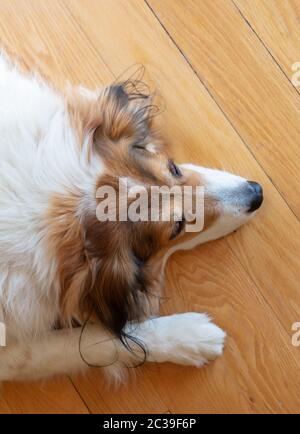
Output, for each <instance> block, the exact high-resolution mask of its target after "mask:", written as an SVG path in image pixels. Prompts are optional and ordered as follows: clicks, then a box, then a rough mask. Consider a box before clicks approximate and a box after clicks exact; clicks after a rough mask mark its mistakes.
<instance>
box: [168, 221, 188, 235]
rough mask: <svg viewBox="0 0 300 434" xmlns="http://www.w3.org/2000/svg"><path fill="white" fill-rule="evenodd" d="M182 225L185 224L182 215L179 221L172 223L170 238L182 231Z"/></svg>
mask: <svg viewBox="0 0 300 434" xmlns="http://www.w3.org/2000/svg"><path fill="white" fill-rule="evenodd" d="M184 226H185V219H184V217H182V220H181V221H178V222H175V223H174V226H173V230H172V234H171V237H170V240H173V239H174V238H176V237H177V236H178V235H179V234H180V233H181V232H182V230H183V228H184Z"/></svg>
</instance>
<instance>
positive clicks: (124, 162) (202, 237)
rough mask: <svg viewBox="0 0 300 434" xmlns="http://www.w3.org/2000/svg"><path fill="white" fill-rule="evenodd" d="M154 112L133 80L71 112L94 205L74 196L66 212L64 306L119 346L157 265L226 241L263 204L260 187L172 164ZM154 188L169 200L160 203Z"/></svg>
mask: <svg viewBox="0 0 300 434" xmlns="http://www.w3.org/2000/svg"><path fill="white" fill-rule="evenodd" d="M153 110H154V106H153V103H152V99H151V96H148V95H146V94H144V93H142V92H140V91H138V90H137V88H136V85H135V83H131V82H126V83H124V84H119V85H113V86H110V87H107V88H104V89H103V90H102V91H101V93H100V94H99V95H98V97H97V98H95V99H92V100H90V99H80V100H78V99H77V100H76V101H75V103H74V101H73V103H72V104H71V106H70V114H71V117H72V120H73V125H74V126H75V127H76V129H77V131H78V135H79V138H80V146H81V150H80V152H81V153H84V154H85V156H86V158H87V159H88V161H89V164H90V167H92V168H93V169H92V170H93V172H94V173H96V174H97V175H96V177H95V180H94V186H93V195H94V197H93V198H90V199H87V198H86V197H84V195H83V196H80V195H77V196H76V195H75V197H74V204H71V203H70V204H69V211H70V212H68V215H69V220H68V221H67V220H66V222H65V229H64V230H65V233H64V236H63V237H61V236H60V237H59V238H60V239H59V240H58V241H59V242H58V250H57V251H58V263H59V280H60V285H61V289H62V305H63V307H64V310H65V311H66V312H68V314H69V315H72V314H73V313H74V311H76V310H78V309H79V311H80V312H81V313H82V312H85V313H86V312H90V313H92V314H94V315H96V317H97V318H99V319H100V321H101V322H102V323H103V324H104V325H105V326H106V327H107V328H108V329H109V330H111V331H112V332H113V333H114V334H115V335H117V336H118V337H119V338H120V339H121V340H124V339H125V338H126V336H124V326H125V324H126V323H127V322H128V321H133V320H138V319H139V318H140V317H141V316H142V315H143V312H144V302H145V297H146V296H147V294H148V293H149V292H151V286H152V283H153V281H154V280H155V278H156V276H155V275H154V272H153V268H152V265H151V264H152V263H153V262H152V261H153V258H155V257H158V256H160V258H161V252H164V254H165V256H166V255H168V254H170V252H173V251H175V250H177V249H179V248H184V249H185V248H191V247H194V246H195V245H197V244H199V243H203V242H206V241H209V240H212V239H216V238H219V237H221V236H224V235H226V234H228V233H230V232H231V231H233V230H234V229H236V228H237V227H239V226H240V225H242V224H243V223H245V222H247V221H248V220H249V219H250V218H251V217H252V216H253V215H254V214H255V211H256V210H257V209H258V208H259V207H260V205H261V203H262V200H263V196H262V189H261V187H260V185H259V184H257V183H255V182H252V181H247V180H246V179H244V178H241V177H239V176H235V175H232V174H229V173H226V172H222V171H218V170H212V169H206V168H203V167H200V166H195V165H191V164H181V165H178V164H176V163H175V162H174V161H173V160H172V158H171V157H170V155H169V151H168V146H167V145H166V144H165V143H164V142H163V140H162V139H161V138H160V137H158V135H157V133H156V130H155V127H154V123H153ZM97 166H98V167H99V168H98V169H97ZM154 189H160V191H163V192H164V193H162V194H159V195H158V197H159V199H158V201H156V202H155V203H154V202H153V190H154ZM168 189H169V190H168ZM171 189H173V190H172V191H173V193H172V192H171V194H170V195H169V196H168V198H169V200H168V201H164V198H165V195H164V194H165V193H166V191H170V190H171ZM175 190H176V192H177V193H176V194H175V193H174V192H175ZM185 191H186V192H187V191H188V192H187V193H186V195H185ZM156 199H157V197H156ZM185 199H186V200H185ZM187 199H188V200H187ZM67 202H68V201H66V199H64V203H62V202H61V201H58V202H56V203H53V204H52V211H51V212H52V217H53V219H54V220H56V221H58V220H57V217H58V216H61V215H62V213H64V214H66V213H65V211H63V210H65V209H66V206H67ZM199 204H200V206H199ZM71 209H73V212H71ZM154 211H155V212H154ZM154 214H155V215H154ZM153 216H154V217H153ZM166 216H167V217H166ZM139 217H140V218H139ZM53 219H52V220H53ZM59 221H60V223H61V219H60V220H59ZM58 233H59V231H57V230H56V234H58ZM168 252H169V253H168Z"/></svg>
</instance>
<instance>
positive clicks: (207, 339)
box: [163, 312, 226, 367]
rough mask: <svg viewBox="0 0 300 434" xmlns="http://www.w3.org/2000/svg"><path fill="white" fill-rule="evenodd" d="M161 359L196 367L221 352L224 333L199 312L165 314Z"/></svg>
mask: <svg viewBox="0 0 300 434" xmlns="http://www.w3.org/2000/svg"><path fill="white" fill-rule="evenodd" d="M165 318H166V321H165V324H164V328H165V330H164V332H165V336H164V339H166V340H165V345H164V349H163V353H164V358H165V360H164V361H169V362H172V363H178V364H181V365H191V366H197V367H200V366H202V365H204V364H206V363H208V362H209V361H210V360H214V359H215V358H216V357H218V356H220V355H221V354H222V352H223V347H224V340H225V337H226V333H225V332H224V331H223V330H221V329H220V328H219V327H218V326H216V325H215V324H213V323H212V322H211V320H210V318H209V317H208V316H207V315H205V314H200V313H192V312H191V313H184V314H178V315H172V316H169V317H165Z"/></svg>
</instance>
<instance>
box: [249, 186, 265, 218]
mask: <svg viewBox="0 0 300 434" xmlns="http://www.w3.org/2000/svg"><path fill="white" fill-rule="evenodd" d="M247 182H248V185H249V186H250V187H251V202H250V206H249V209H248V212H253V211H256V210H257V209H258V208H259V207H260V206H261V204H262V202H263V199H264V197H263V189H262V187H261V185H260V184H258V183H257V182H254V181H247Z"/></svg>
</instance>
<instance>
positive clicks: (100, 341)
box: [0, 313, 225, 381]
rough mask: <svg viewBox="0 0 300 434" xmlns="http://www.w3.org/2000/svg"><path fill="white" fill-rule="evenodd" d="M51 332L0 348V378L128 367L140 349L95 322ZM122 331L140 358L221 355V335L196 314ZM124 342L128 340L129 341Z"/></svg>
mask: <svg viewBox="0 0 300 434" xmlns="http://www.w3.org/2000/svg"><path fill="white" fill-rule="evenodd" d="M81 333H82V329H81V328H76V329H64V330H55V331H52V332H51V333H49V334H48V335H46V336H44V337H43V338H42V339H41V340H36V341H35V340H33V341H32V342H24V343H17V344H8V346H7V347H4V348H0V381H6V380H24V379H39V378H44V377H48V376H52V375H58V374H71V373H73V372H77V371H80V370H83V369H84V368H86V367H87V366H88V364H91V365H94V366H101V367H104V366H109V365H112V366H115V367H117V366H124V365H125V366H126V365H127V366H133V365H134V364H136V363H137V362H139V361H140V360H143V352H142V351H141V349H140V347H139V346H138V345H136V344H135V343H132V345H131V346H132V349H133V352H130V351H128V350H127V349H126V348H125V346H124V345H123V344H122V343H121V342H120V341H119V340H118V339H116V338H112V336H111V335H109V334H108V333H107V331H105V329H104V328H103V327H102V326H101V325H97V324H88V325H87V326H86V327H85V329H84V332H83V334H82V340H81V346H80V350H79V340H80V336H81ZM126 333H128V334H129V335H131V336H133V337H134V338H135V339H138V340H140V341H141V342H142V343H143V344H144V345H145V347H146V352H147V357H146V360H147V361H150V362H172V363H178V364H181V365H192V366H198V367H199V366H202V365H203V364H205V363H207V362H208V361H209V360H213V359H215V358H216V357H217V356H219V355H221V354H222V350H223V343H224V339H225V333H224V332H223V331H222V330H221V329H220V328H219V327H217V326H216V325H214V324H212V323H211V322H210V320H209V318H208V317H207V316H206V315H204V314H199V313H184V314H178V315H171V316H165V317H159V318H154V319H149V320H147V321H144V322H143V323H141V324H138V325H137V324H129V325H127V327H126ZM129 343H130V341H129Z"/></svg>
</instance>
